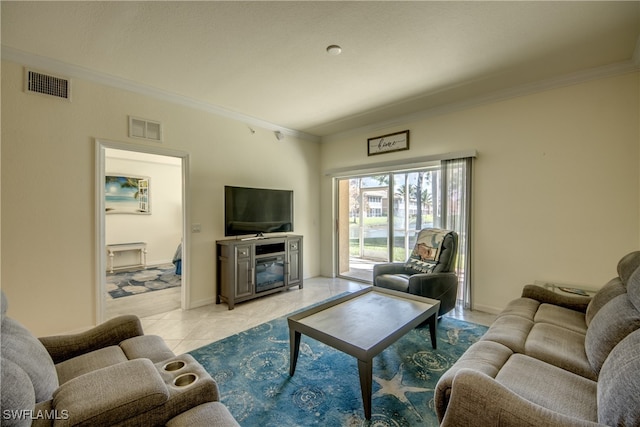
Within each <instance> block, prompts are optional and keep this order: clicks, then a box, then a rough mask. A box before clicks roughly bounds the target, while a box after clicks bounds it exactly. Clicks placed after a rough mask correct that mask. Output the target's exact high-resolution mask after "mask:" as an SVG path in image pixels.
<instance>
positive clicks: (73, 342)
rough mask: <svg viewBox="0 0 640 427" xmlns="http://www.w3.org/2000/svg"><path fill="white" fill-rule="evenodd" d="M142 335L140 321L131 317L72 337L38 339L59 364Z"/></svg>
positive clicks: (108, 322) (120, 318) (58, 336)
mask: <svg viewBox="0 0 640 427" xmlns="http://www.w3.org/2000/svg"><path fill="white" fill-rule="evenodd" d="M140 335H144V333H143V331H142V325H141V324H140V319H138V317H136V316H133V315H126V316H119V317H116V318H114V319H111V320H107V321H106V322H104V323H102V324H100V325H98V326H96V327H94V328H91V329H89V330H88V331H85V332H81V333H79V334H73V335H57V336H51V337H43V338H39V340H40V342H42V344H43V345H44V347H45V348H46V349H47V351H48V352H49V354H50V355H51V358H52V359H53V362H54V363H60V362H63V361H65V360H67V359H71V358H73V357H76V356H80V355H81V354H85V353H88V352H91V351H95V350H99V349H101V348H104V347H109V346H112V345H118V344H120V343H121V342H122V341H124V340H126V339H129V338H132V337H136V336H140Z"/></svg>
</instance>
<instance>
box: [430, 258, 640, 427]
mask: <svg viewBox="0 0 640 427" xmlns="http://www.w3.org/2000/svg"><path fill="white" fill-rule="evenodd" d="M435 408H436V412H437V414H438V418H439V420H440V421H441V424H442V426H474V425H482V426H492V425H499V426H529V425H530V426H590V425H594V426H595V425H610V426H639V425H640V251H636V252H632V253H630V254H628V255H626V256H624V257H623V258H622V259H621V260H620V262H619V263H618V277H616V278H614V279H612V280H611V281H610V282H608V283H607V284H606V285H605V286H603V287H602V288H601V289H600V290H599V291H598V292H597V293H596V294H595V295H594V296H593V298H588V297H578V296H575V297H574V296H564V295H561V294H559V293H554V292H552V291H550V290H547V289H545V288H542V287H538V286H533V285H527V286H525V287H524V289H523V292H522V297H521V298H518V299H516V300H514V301H512V302H511V303H510V304H509V305H508V306H507V307H506V308H505V309H504V310H503V311H502V313H501V314H500V315H499V316H498V318H497V319H496V320H495V322H494V323H493V324H492V325H491V327H490V328H489V330H488V331H487V333H486V334H485V335H484V336H483V337H482V339H481V340H479V341H478V342H476V343H475V344H473V345H472V346H471V347H469V349H468V350H467V351H466V352H465V353H464V354H463V356H462V357H461V358H460V359H459V360H458V361H457V362H456V363H455V364H454V365H453V366H452V367H451V368H450V369H449V370H448V371H447V372H446V373H445V374H444V375H443V376H442V377H441V378H440V380H439V382H438V385H437V387H436V391H435Z"/></svg>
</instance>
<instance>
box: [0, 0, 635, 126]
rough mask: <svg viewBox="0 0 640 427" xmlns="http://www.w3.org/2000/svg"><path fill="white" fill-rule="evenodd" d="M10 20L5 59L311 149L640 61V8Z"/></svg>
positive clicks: (186, 9)
mask: <svg viewBox="0 0 640 427" xmlns="http://www.w3.org/2000/svg"><path fill="white" fill-rule="evenodd" d="M1 7H2V10H1V11H2V39H1V40H2V45H3V56H6V52H7V51H11V52H14V53H15V52H26V53H28V54H32V55H37V56H39V57H47V58H55V59H56V60H57V61H61V62H62V63H65V64H70V65H71V66H75V67H78V68H79V69H85V70H93V71H97V72H100V73H104V74H105V75H109V76H113V77H115V78H118V79H124V81H128V82H134V83H136V84H140V85H144V86H145V87H149V88H155V89H160V90H161V91H163V92H166V93H167V94H171V95H175V96H179V97H183V98H184V99H189V100H193V101H194V102H198V103H201V104H202V105H208V106H213V107H215V108H217V109H219V110H220V111H227V112H230V113H232V114H235V113H239V114H240V115H242V116H245V117H248V118H253V119H256V121H263V122H265V123H269V124H274V125H277V126H281V127H283V128H285V129H286V130H295V131H300V132H303V133H305V134H309V135H315V136H327V135H331V134H335V133H339V132H344V131H346V130H349V129H353V128H359V127H363V126H370V125H372V124H375V123H380V122H383V121H389V120H391V119H393V118H394V117H399V116H404V115H408V114H413V113H416V112H418V111H424V110H429V109H437V108H442V107H443V106H446V105H451V104H455V103H461V102H464V101H465V100H469V99H474V98H478V97H483V96H487V95H489V94H492V93H500V92H501V91H502V92H504V91H505V90H510V89H513V88H518V87H523V86H526V85H532V84H534V83H536V82H541V81H548V80H549V79H556V78H564V77H566V76H570V75H572V74H575V73H578V72H583V71H584V70H591V69H602V68H603V67H605V68H606V67H612V66H615V65H617V64H622V65H625V66H629V64H632V65H633V66H635V67H637V66H638V62H640V61H639V60H638V56H639V55H638V54H636V55H635V56H634V51H635V50H636V49H637V47H636V44H637V42H638V37H639V35H640V2H638V1H622V2H615V1H604V2H593V1H587V2H577V1H576V2H574V1H566V2H564V1H563V2H543V1H536V2H509V1H502V2H488V1H487V2H485V1H471V2H458V1H446V2H436V1H412V2H397V1H376V2H370V1H357V2H343V1H319V2H315V1H285V2H271V1H257V2H244V1H234V2H217V1H199V2H181V1H178V2H169V1H158V2H155V1H148V2H128V1H127V2H92V1H90V2H24V1H20V2H11V1H2V5H1ZM331 44H339V45H340V46H342V49H343V52H342V54H341V55H339V56H331V55H328V54H327V53H326V51H325V49H326V47H327V46H328V45H331Z"/></svg>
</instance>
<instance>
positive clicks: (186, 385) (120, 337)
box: [0, 292, 238, 426]
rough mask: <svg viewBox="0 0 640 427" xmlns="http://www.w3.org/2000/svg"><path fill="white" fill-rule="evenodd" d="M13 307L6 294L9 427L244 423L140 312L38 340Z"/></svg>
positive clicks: (5, 408) (5, 422)
mask: <svg viewBox="0 0 640 427" xmlns="http://www.w3.org/2000/svg"><path fill="white" fill-rule="evenodd" d="M6 310H7V301H6V298H5V295H4V292H3V293H2V324H1V329H2V346H1V349H2V359H1V363H0V367H1V370H2V424H1V425H2V426H51V425H54V424H55V425H62V426H81V425H82V426H113V425H119V426H124V425H145V426H163V425H169V426H186V425H195V424H193V420H201V421H203V420H204V421H205V424H200V425H221V426H238V424H237V423H236V421H235V420H234V419H233V417H232V416H231V414H230V413H229V412H228V410H227V408H226V407H224V406H223V405H222V404H221V403H220V402H219V392H218V386H217V383H216V382H215V381H214V380H213V378H212V377H211V376H210V375H209V374H208V373H207V371H205V370H204V368H203V367H202V366H201V365H200V364H199V363H198V362H197V361H196V360H195V359H194V358H193V357H192V356H191V355H188V354H182V355H178V356H176V355H175V354H174V353H173V352H172V351H171V350H170V349H169V348H168V347H167V345H166V344H165V342H164V341H163V340H162V338H160V337H159V336H155V335H144V334H143V332H142V327H141V325H140V321H139V319H138V318H137V317H135V316H121V317H118V318H115V319H112V320H109V321H107V322H105V323H103V324H101V325H99V326H97V327H95V328H93V329H91V330H89V331H86V332H84V333H80V334H75V335H64V336H55V337H47V338H40V339H37V338H35V337H34V336H33V335H32V334H31V333H30V332H29V331H28V330H27V329H26V328H25V327H24V326H22V325H21V324H20V323H19V322H18V321H16V320H15V319H12V318H10V317H7V316H6ZM207 420H208V421H209V424H207V423H206V421H207ZM214 421H215V423H214Z"/></svg>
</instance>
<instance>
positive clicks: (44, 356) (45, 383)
mask: <svg viewBox="0 0 640 427" xmlns="http://www.w3.org/2000/svg"><path fill="white" fill-rule="evenodd" d="M1 334H2V358H3V360H4V359H8V360H11V361H12V362H13V363H15V364H16V365H18V366H20V367H21V368H22V369H23V370H24V371H25V372H26V373H27V375H29V378H30V379H31V383H32V384H33V388H34V391H35V398H36V402H42V401H44V400H49V399H51V395H52V393H53V391H54V390H55V389H56V388H58V376H57V375H56V368H55V366H54V365H53V360H51V356H49V353H48V352H47V350H46V349H45V348H44V346H43V345H42V343H41V342H40V341H38V339H37V338H36V337H34V336H33V335H32V334H31V332H29V331H28V330H27V329H26V328H25V327H24V326H22V325H21V324H20V323H19V322H18V321H16V320H14V319H12V318H10V317H6V316H5V317H3V318H2V332H1ZM26 355H28V357H27V356H26ZM3 388H4V386H3Z"/></svg>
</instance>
